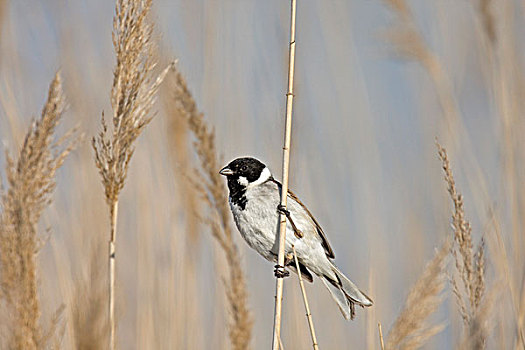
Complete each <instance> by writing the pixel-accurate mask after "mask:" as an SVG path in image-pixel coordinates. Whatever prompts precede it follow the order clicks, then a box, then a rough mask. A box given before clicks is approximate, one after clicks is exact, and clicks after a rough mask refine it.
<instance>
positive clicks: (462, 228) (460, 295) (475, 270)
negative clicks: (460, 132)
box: [436, 142, 486, 343]
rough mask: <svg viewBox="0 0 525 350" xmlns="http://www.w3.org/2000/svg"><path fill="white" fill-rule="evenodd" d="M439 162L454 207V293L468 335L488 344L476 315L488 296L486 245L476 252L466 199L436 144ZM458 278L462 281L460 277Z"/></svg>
mask: <svg viewBox="0 0 525 350" xmlns="http://www.w3.org/2000/svg"><path fill="white" fill-rule="evenodd" d="M436 147H437V149H438V154H439V158H440V159H441V162H442V167H443V171H444V173H445V181H446V183H447V185H448V193H449V195H450V198H451V200H452V202H453V204H454V212H453V213H452V229H453V230H454V244H453V245H452V250H451V252H452V256H453V257H454V261H455V265H454V266H455V269H456V272H457V274H455V275H453V277H452V278H451V282H452V287H453V292H454V295H455V297H456V298H455V299H456V303H457V305H458V308H459V311H460V314H461V317H462V318H463V323H464V325H465V328H466V329H467V331H470V330H474V329H475V330H476V332H477V333H478V337H476V338H479V339H481V340H480V343H484V342H485V337H486V335H484V334H481V331H480V330H479V329H480V326H479V325H478V326H476V325H475V323H477V321H476V315H478V314H479V311H480V307H481V301H482V299H483V295H484V292H485V241H484V239H483V238H482V239H481V241H480V243H479V244H478V246H477V248H476V249H474V244H473V243H472V227H471V226H470V223H469V222H468V221H467V219H466V218H465V209H464V206H463V196H462V195H461V194H460V193H459V192H458V190H457V188H456V183H455V181H454V177H453V174H452V169H451V167H450V161H449V159H448V155H447V151H446V149H445V148H443V147H442V146H441V145H440V144H439V143H438V142H436ZM457 275H459V277H457Z"/></svg>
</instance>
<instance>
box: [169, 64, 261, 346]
mask: <svg viewBox="0 0 525 350" xmlns="http://www.w3.org/2000/svg"><path fill="white" fill-rule="evenodd" d="M174 75H175V82H176V83H175V84H174V99H175V105H176V108H177V109H178V113H180V114H181V115H183V116H185V118H186V120H187V121H188V125H189V129H190V131H191V133H192V134H193V136H194V142H193V147H194V149H195V152H196V154H197V156H198V159H199V166H198V167H197V169H195V171H194V172H193V173H192V176H197V180H195V181H192V183H191V186H194V187H196V188H197V189H198V191H199V193H200V194H201V198H202V199H203V200H204V202H205V203H206V204H208V206H210V207H211V208H213V209H214V217H213V218H203V221H204V222H205V223H207V224H209V226H210V229H211V234H212V236H213V238H214V239H215V240H216V241H217V243H218V244H219V246H220V247H221V249H222V251H223V252H224V256H225V258H226V262H227V264H228V276H227V279H226V281H225V283H224V285H225V288H226V297H227V300H228V305H229V308H230V315H231V321H230V323H229V337H230V343H231V346H232V348H233V349H235V350H242V349H249V348H250V339H251V333H252V326H253V320H252V315H251V312H250V310H249V307H248V292H247V288H246V279H245V277H244V271H243V270H242V268H241V266H242V263H241V257H240V254H239V250H238V247H237V245H236V244H235V242H234V240H233V236H232V226H231V221H230V209H229V208H228V194H227V192H226V189H225V187H224V184H223V182H222V179H221V178H220V176H219V174H218V170H219V168H220V163H219V159H218V152H217V149H216V147H215V134H214V132H213V130H211V129H210V127H209V126H208V125H207V123H206V121H205V119H204V115H203V114H202V113H200V112H199V110H198V108H197V104H196V103H195V100H194V99H193V96H192V94H191V92H190V91H189V89H188V86H187V84H186V81H185V79H184V77H183V76H182V74H181V73H180V72H179V71H178V70H176V71H175V73H174ZM188 180H189V178H188Z"/></svg>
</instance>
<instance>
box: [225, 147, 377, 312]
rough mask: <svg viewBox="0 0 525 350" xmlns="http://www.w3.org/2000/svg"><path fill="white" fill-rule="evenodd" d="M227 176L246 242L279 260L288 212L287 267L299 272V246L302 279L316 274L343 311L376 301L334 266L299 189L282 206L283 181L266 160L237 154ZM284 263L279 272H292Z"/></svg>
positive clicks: (324, 239) (234, 213)
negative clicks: (281, 219) (282, 221)
mask: <svg viewBox="0 0 525 350" xmlns="http://www.w3.org/2000/svg"><path fill="white" fill-rule="evenodd" d="M219 173H220V174H221V175H224V176H226V178H227V180H228V189H229V191H230V196H229V203H230V208H231V211H232V214H233V218H234V220H235V223H236V225H237V228H238V229H239V232H240V233H241V235H242V237H243V238H244V240H245V241H246V243H248V245H249V246H250V247H251V248H253V249H255V251H257V252H258V253H259V254H260V255H262V256H263V257H264V258H265V259H266V260H268V261H270V262H277V255H278V251H279V241H278V239H277V236H278V235H277V232H279V214H280V213H282V214H284V215H286V217H287V220H286V246H285V257H287V258H286V259H285V260H286V261H285V266H286V267H288V268H289V269H291V270H292V271H294V272H295V273H297V270H296V267H295V262H294V259H293V250H292V246H294V247H295V250H296V253H297V259H298V261H299V269H300V270H301V275H302V276H303V278H305V279H306V280H308V281H309V282H313V277H312V272H313V273H314V274H315V275H317V277H319V278H320V279H321V281H322V282H323V284H324V285H325V286H326V288H327V289H328V291H329V292H330V294H331V296H332V298H333V299H334V300H335V301H336V302H337V305H338V306H339V309H340V310H341V313H342V314H343V316H344V317H345V318H346V319H347V320H348V319H353V318H354V316H355V304H357V305H359V306H362V307H365V306H372V300H371V299H370V298H369V297H368V296H366V295H365V293H363V292H362V291H360V290H359V289H358V288H357V286H356V285H355V284H354V283H353V282H352V281H350V280H349V279H348V278H347V277H346V276H345V275H343V273H342V272H341V271H339V269H338V268H337V267H336V266H335V265H334V263H333V262H332V261H331V259H334V257H335V255H334V252H333V250H332V248H331V247H330V244H329V243H328V240H327V239H326V236H325V234H324V232H323V230H322V229H321V226H320V225H319V223H318V222H317V220H316V219H315V218H314V217H313V216H312V214H311V213H310V211H309V210H308V209H307V208H306V206H305V205H304V204H303V203H302V202H301V201H300V200H299V198H297V196H296V195H295V194H293V193H292V192H291V191H288V198H287V207H286V209H285V208H283V207H281V205H280V193H281V188H282V185H281V183H279V182H278V181H277V180H275V179H274V178H273V176H272V173H271V172H270V170H269V169H268V167H266V165H264V164H263V163H262V162H260V161H259V160H257V159H255V158H249V157H246V158H237V159H235V160H233V161H231V162H230V163H229V164H228V165H227V166H225V167H224V168H222V169H221V171H220V172H219ZM285 266H278V265H276V269H275V275H276V277H281V278H282V277H286V276H287V275H289V273H288V271H286V270H285Z"/></svg>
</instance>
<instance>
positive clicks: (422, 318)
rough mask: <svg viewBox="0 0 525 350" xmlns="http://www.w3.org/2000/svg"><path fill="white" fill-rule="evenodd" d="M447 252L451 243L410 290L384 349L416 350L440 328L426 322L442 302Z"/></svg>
mask: <svg viewBox="0 0 525 350" xmlns="http://www.w3.org/2000/svg"><path fill="white" fill-rule="evenodd" d="M449 251H450V244H449V242H448V241H445V243H444V244H443V245H442V246H441V248H440V249H439V250H438V251H437V252H436V254H435V255H434V258H433V259H432V260H431V261H430V263H429V264H428V265H427V266H426V267H425V270H424V271H423V274H422V275H421V276H420V277H419V279H418V280H417V282H416V283H415V284H414V285H413V286H412V288H411V289H410V292H409V294H408V297H407V299H406V302H405V306H404V307H403V309H402V310H401V312H400V314H399V316H398V317H397V319H396V320H395V322H394V325H393V326H392V329H391V330H390V332H389V334H388V339H387V340H386V344H385V349H387V350H392V349H403V350H410V349H418V348H420V347H421V346H423V345H424V344H425V343H426V342H427V341H428V340H429V339H430V338H431V337H433V336H434V335H436V334H437V333H439V332H441V330H442V329H443V325H442V324H438V325H429V324H428V321H427V319H428V318H429V317H430V316H431V315H432V314H433V313H434V312H435V311H436V309H437V308H438V306H439V305H440V304H441V302H442V301H443V289H444V288H445V281H446V272H445V271H446V270H445V269H446V261H447V259H446V258H447V256H448V255H449Z"/></svg>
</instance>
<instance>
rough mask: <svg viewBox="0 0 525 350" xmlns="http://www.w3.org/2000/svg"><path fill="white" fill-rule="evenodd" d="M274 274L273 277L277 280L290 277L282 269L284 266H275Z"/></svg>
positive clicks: (288, 273)
mask: <svg viewBox="0 0 525 350" xmlns="http://www.w3.org/2000/svg"><path fill="white" fill-rule="evenodd" d="M274 274H275V277H277V278H285V277H288V276H290V272H288V271H287V270H286V269H285V268H284V266H281V265H275V270H274Z"/></svg>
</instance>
